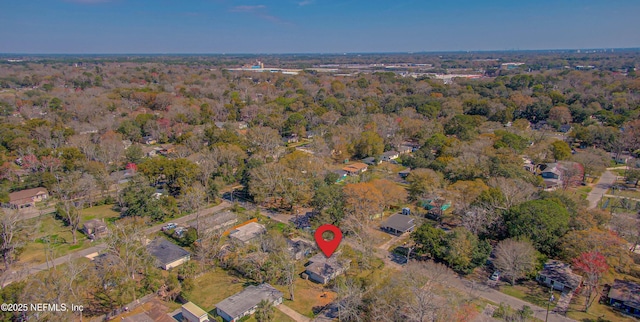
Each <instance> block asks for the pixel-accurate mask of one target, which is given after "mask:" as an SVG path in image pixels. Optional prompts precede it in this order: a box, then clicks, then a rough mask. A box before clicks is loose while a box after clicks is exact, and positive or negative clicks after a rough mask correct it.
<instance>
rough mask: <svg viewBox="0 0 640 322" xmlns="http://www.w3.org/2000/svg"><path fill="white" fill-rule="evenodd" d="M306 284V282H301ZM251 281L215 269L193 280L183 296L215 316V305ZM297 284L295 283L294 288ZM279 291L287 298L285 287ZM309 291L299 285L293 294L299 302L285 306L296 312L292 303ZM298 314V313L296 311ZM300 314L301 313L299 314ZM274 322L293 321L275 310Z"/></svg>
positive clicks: (253, 319)
mask: <svg viewBox="0 0 640 322" xmlns="http://www.w3.org/2000/svg"><path fill="white" fill-rule="evenodd" d="M299 281H302V280H299ZM303 282H308V281H303ZM250 283H251V281H250V280H248V279H245V278H243V277H235V276H233V275H232V274H231V273H230V272H228V271H225V270H223V269H220V268H217V269H216V270H215V271H210V272H207V273H205V274H203V275H202V276H200V277H198V278H197V279H196V280H195V285H197V286H196V287H195V288H194V289H193V290H191V291H190V292H188V293H187V294H186V295H185V298H186V299H187V300H189V301H191V302H193V303H195V304H196V305H198V306H199V307H201V308H202V309H203V310H205V311H207V312H209V314H211V315H213V316H215V307H216V303H218V302H220V301H222V300H224V299H225V298H227V297H229V296H231V295H233V294H236V293H238V292H240V291H242V290H243V289H244V288H245V287H246V286H248V285H250ZM298 285H299V284H298V283H296V286H298ZM276 288H278V289H279V290H280V291H282V292H283V293H284V294H285V298H287V297H288V292H287V291H286V287H279V286H276ZM308 290H309V288H308V287H306V286H304V285H301V286H300V287H297V289H296V291H295V294H296V296H300V298H301V300H300V301H298V299H296V302H291V301H285V305H287V306H289V307H291V308H292V309H294V310H296V311H298V310H297V309H296V308H294V307H293V306H292V305H290V304H292V303H296V304H297V303H301V302H302V299H304V297H305V293H306V292H307V291H308ZM298 312H300V311H298ZM300 313H302V312H300ZM274 316H275V320H274V321H286V322H288V321H294V320H293V319H291V318H289V317H288V316H287V315H286V314H284V313H282V312H280V311H279V310H277V309H276V310H275V314H274ZM247 321H255V318H254V317H253V316H252V317H251V318H249V319H248V320H247Z"/></svg>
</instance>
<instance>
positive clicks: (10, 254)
mask: <svg viewBox="0 0 640 322" xmlns="http://www.w3.org/2000/svg"><path fill="white" fill-rule="evenodd" d="M22 231H23V225H22V223H21V221H20V213H18V211H17V210H15V209H4V208H3V209H0V237H1V238H2V239H1V240H0V243H1V244H0V253H2V260H3V261H4V269H5V270H8V269H9V266H10V265H11V263H12V262H13V261H14V259H15V258H14V257H15V252H16V250H17V249H18V248H19V247H20V246H21V245H22V240H21V238H20V235H21V232H22Z"/></svg>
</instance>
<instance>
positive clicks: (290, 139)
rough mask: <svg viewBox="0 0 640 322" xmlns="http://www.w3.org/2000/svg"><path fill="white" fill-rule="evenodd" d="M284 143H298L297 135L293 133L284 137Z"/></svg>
mask: <svg viewBox="0 0 640 322" xmlns="http://www.w3.org/2000/svg"><path fill="white" fill-rule="evenodd" d="M283 140H284V143H298V141H299V139H298V135H297V134H295V133H293V134H291V135H287V136H285V137H284V139H283Z"/></svg>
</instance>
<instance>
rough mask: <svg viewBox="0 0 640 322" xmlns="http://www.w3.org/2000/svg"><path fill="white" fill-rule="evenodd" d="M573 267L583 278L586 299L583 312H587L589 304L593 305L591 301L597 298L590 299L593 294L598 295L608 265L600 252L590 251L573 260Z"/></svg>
mask: <svg viewBox="0 0 640 322" xmlns="http://www.w3.org/2000/svg"><path fill="white" fill-rule="evenodd" d="M573 267H574V268H575V269H576V270H577V271H578V272H581V273H582V274H583V276H584V277H585V281H584V285H585V293H586V294H585V297H586V299H585V302H584V311H585V312H587V310H589V307H590V306H591V304H593V301H594V300H595V299H596V298H597V296H593V298H592V295H594V294H593V293H594V292H595V293H596V294H598V293H599V287H600V280H601V278H602V274H604V273H605V272H606V271H607V270H608V269H609V265H608V264H607V259H606V258H605V257H604V255H602V254H601V253H600V252H596V251H591V252H586V253H582V254H580V256H578V257H577V258H575V259H574V260H573Z"/></svg>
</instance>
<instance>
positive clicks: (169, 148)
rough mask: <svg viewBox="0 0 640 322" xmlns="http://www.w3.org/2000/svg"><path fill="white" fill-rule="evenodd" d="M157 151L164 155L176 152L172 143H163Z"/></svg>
mask: <svg viewBox="0 0 640 322" xmlns="http://www.w3.org/2000/svg"><path fill="white" fill-rule="evenodd" d="M157 153H158V154H160V155H162V156H165V157H166V156H169V155H170V154H174V153H176V148H175V146H174V145H173V144H167V145H163V146H162V147H161V148H160V150H158V152H157Z"/></svg>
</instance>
